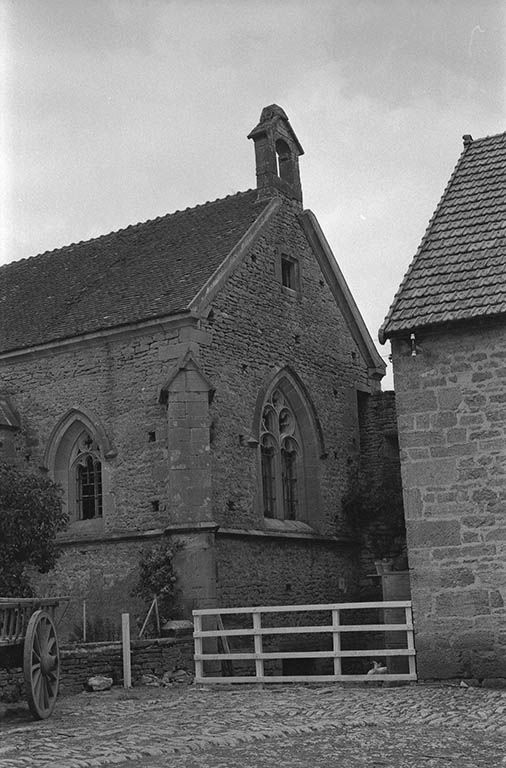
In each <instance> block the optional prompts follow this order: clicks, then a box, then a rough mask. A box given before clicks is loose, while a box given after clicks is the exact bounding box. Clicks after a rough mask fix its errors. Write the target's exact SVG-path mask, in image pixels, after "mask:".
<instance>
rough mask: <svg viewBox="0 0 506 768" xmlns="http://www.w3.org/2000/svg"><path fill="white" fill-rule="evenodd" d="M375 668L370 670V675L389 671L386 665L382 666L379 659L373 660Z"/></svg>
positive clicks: (384, 673)
mask: <svg viewBox="0 0 506 768" xmlns="http://www.w3.org/2000/svg"><path fill="white" fill-rule="evenodd" d="M373 664H374V666H373V668H372V669H370V670H369V671H368V673H367V674H368V675H386V673H387V672H388V669H387V668H386V667H382V666H381V664H380V663H379V661H373Z"/></svg>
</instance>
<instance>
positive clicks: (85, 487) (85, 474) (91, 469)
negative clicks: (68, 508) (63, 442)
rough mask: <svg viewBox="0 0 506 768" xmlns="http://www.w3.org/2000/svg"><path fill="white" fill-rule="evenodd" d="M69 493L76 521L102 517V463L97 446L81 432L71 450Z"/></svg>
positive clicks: (88, 436) (89, 437)
mask: <svg viewBox="0 0 506 768" xmlns="http://www.w3.org/2000/svg"><path fill="white" fill-rule="evenodd" d="M70 476H71V482H70V483H69V492H72V489H73V492H74V498H75V510H76V517H77V519H78V520H92V519H93V518H96V517H102V462H101V458H100V450H99V446H98V444H97V443H96V442H95V441H94V440H93V439H92V438H91V436H90V435H89V433H88V432H86V431H85V432H82V433H81V434H80V435H79V437H78V438H77V440H76V442H75V444H74V447H73V449H72V454H71V461H70Z"/></svg>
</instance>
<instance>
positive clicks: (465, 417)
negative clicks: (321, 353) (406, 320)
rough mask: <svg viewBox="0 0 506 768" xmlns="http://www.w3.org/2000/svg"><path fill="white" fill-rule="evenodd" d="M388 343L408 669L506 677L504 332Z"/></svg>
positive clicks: (465, 330) (473, 330) (485, 329)
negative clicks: (409, 640) (406, 591)
mask: <svg viewBox="0 0 506 768" xmlns="http://www.w3.org/2000/svg"><path fill="white" fill-rule="evenodd" d="M417 345H418V347H419V351H418V354H417V355H416V356H415V357H413V356H411V350H410V345H409V344H408V343H407V342H406V341H403V340H394V342H393V345H392V346H393V363H394V372H395V387H396V400H397V412H398V419H399V438H400V446H401V460H402V478H403V486H404V499H405V510H406V524H407V536H408V550H409V563H410V569H411V588H412V597H413V605H414V620H415V630H416V648H417V658H418V671H419V674H420V676H421V677H422V678H435V677H456V676H460V677H466V676H467V677H473V678H482V677H490V676H492V677H493V676H496V677H501V676H502V677H506V629H505V627H506V608H505V605H504V603H505V600H506V515H505V504H506V326H505V325H504V324H503V325H500V324H495V325H494V324H492V323H489V324H483V325H475V326H471V325H462V326H460V327H455V328H454V329H452V330H448V331H445V332H440V333H438V334H437V335H435V334H417Z"/></svg>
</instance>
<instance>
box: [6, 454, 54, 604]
mask: <svg viewBox="0 0 506 768" xmlns="http://www.w3.org/2000/svg"><path fill="white" fill-rule="evenodd" d="M67 523H68V515H67V513H66V512H65V511H64V510H63V507H62V500H61V494H60V490H59V488H58V486H57V485H55V483H53V482H52V481H51V480H49V479H48V478H47V477H44V476H42V475H35V474H31V473H29V472H25V471H22V470H20V469H16V468H14V467H11V466H9V465H8V464H3V463H0V595H2V596H5V597H29V596H30V595H31V594H33V591H32V587H31V585H30V579H29V575H28V571H29V569H30V568H36V569H37V570H38V571H39V572H40V573H47V571H49V570H50V569H51V568H53V567H54V565H55V563H56V559H57V557H58V550H57V547H56V534H57V533H58V532H59V531H62V530H63V529H64V528H65V527H66V526H67Z"/></svg>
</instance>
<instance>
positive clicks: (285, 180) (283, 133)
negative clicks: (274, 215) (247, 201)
mask: <svg viewBox="0 0 506 768" xmlns="http://www.w3.org/2000/svg"><path fill="white" fill-rule="evenodd" d="M248 139H253V141H254V142H255V160H256V174H257V189H258V198H259V199H262V200H263V199H265V198H266V197H273V196H274V195H279V194H282V195H285V196H286V197H289V198H291V199H293V200H297V201H298V202H299V203H300V204H301V205H302V187H301V183H300V175H299V156H300V155H303V154H304V150H303V149H302V147H301V145H300V143H299V140H298V138H297V136H296V135H295V133H294V130H293V128H292V126H291V125H290V121H289V120H288V118H287V116H286V114H285V111H284V110H283V109H281V107H278V105H277V104H271V106H270V107H264V109H262V114H261V115H260V122H259V123H258V125H257V126H256V127H255V128H253V130H252V131H251V133H250V134H249V135H248Z"/></svg>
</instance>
